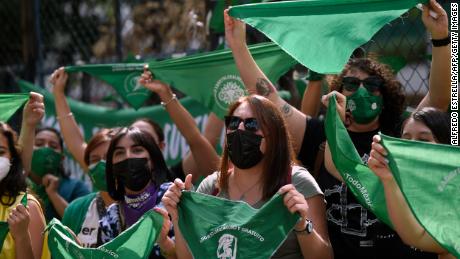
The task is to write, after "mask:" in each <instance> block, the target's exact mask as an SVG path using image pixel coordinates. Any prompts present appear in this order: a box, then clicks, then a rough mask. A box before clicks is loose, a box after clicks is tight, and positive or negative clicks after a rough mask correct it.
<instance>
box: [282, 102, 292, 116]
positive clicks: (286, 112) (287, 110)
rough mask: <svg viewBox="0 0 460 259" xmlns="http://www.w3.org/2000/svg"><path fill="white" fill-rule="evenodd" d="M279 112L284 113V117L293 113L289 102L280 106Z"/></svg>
mask: <svg viewBox="0 0 460 259" xmlns="http://www.w3.org/2000/svg"><path fill="white" fill-rule="evenodd" d="M280 110H281V113H282V114H283V115H284V117H285V118H288V117H291V116H292V114H294V112H293V110H292V107H291V105H290V104H289V103H285V104H283V105H282V106H281V108H280Z"/></svg>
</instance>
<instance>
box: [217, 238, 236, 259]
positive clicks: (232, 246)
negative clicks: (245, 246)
mask: <svg viewBox="0 0 460 259" xmlns="http://www.w3.org/2000/svg"><path fill="white" fill-rule="evenodd" d="M237 241H238V239H237V238H236V237H235V236H232V235H230V234H224V235H222V236H221V237H220V238H219V246H218V247H217V258H219V259H235V258H236V249H237Z"/></svg>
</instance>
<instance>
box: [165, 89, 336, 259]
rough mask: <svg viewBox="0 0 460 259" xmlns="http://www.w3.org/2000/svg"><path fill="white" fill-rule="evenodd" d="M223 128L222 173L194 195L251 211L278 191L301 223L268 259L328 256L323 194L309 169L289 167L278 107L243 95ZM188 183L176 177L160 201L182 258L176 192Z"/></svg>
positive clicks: (286, 138)
mask: <svg viewBox="0 0 460 259" xmlns="http://www.w3.org/2000/svg"><path fill="white" fill-rule="evenodd" d="M225 124H226V129H227V135H226V144H225V147H224V152H223V155H222V160H221V166H220V171H219V172H216V173H214V174H212V175H210V176H208V177H207V178H205V179H204V180H203V181H202V182H201V184H200V186H199V187H198V189H197V192H201V193H205V194H210V195H215V196H218V197H222V198H225V199H230V200H241V201H244V202H246V203H248V204H249V205H251V206H252V207H254V208H260V207H262V206H263V205H264V204H265V203H266V202H267V201H268V200H270V198H271V197H272V196H273V195H275V194H276V193H277V192H279V193H281V194H284V204H285V206H286V207H287V208H288V209H289V211H290V212H291V213H294V212H297V213H299V214H300V216H301V217H302V220H300V221H299V222H298V223H297V224H296V225H295V227H294V230H293V231H291V232H290V233H289V235H288V237H287V238H286V240H285V241H284V243H283V244H282V245H281V246H280V247H279V248H278V249H277V251H276V253H275V254H274V255H273V257H272V258H286V259H287V258H306V257H312V258H332V248H331V246H330V243H329V237H328V234H327V228H326V220H325V204H324V196H323V194H322V192H321V190H320V189H319V187H318V185H317V184H316V182H315V180H314V179H313V177H312V176H311V175H310V174H309V173H308V171H307V170H306V169H304V168H302V167H299V166H296V165H295V164H294V163H293V160H294V157H293V151H292V147H291V145H290V140H289V136H288V133H287V129H286V125H285V122H284V119H283V118H282V115H281V113H280V112H279V111H278V109H277V108H276V106H274V105H273V104H272V103H271V102H270V101H269V100H268V99H266V98H264V97H261V96H257V95H251V96H247V97H243V98H241V99H240V100H239V101H237V102H236V103H234V104H233V105H232V106H231V107H230V109H229V116H227V117H226V123H225ZM231 164H232V165H233V166H231ZM190 180H191V175H188V176H187V178H186V180H185V183H182V182H181V181H180V180H178V179H176V181H175V184H174V185H171V187H170V188H169V190H168V192H167V193H166V194H165V196H164V198H163V202H164V204H165V207H166V209H167V210H168V212H169V214H170V215H171V217H172V220H173V224H174V227H175V233H176V249H177V254H178V255H180V256H181V257H180V258H191V255H190V253H189V251H188V248H187V247H186V246H185V244H184V239H183V237H182V235H181V234H180V231H179V229H178V228H179V225H178V216H177V203H178V202H177V201H179V200H180V197H181V191H180V190H181V189H184V188H185V189H189V188H190V185H191V184H190ZM312 222H313V223H312Z"/></svg>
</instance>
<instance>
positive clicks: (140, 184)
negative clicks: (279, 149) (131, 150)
mask: <svg viewBox="0 0 460 259" xmlns="http://www.w3.org/2000/svg"><path fill="white" fill-rule="evenodd" d="M113 175H114V176H115V177H116V178H117V179H118V181H120V182H121V183H122V184H123V185H124V186H125V187H126V188H128V189H130V190H132V191H135V192H138V191H140V190H142V189H143V188H144V187H145V186H146V185H147V184H148V183H149V181H150V179H151V175H152V173H151V172H150V168H149V166H148V160H147V158H145V157H144V158H128V159H125V160H123V161H121V162H118V163H116V164H114V165H113Z"/></svg>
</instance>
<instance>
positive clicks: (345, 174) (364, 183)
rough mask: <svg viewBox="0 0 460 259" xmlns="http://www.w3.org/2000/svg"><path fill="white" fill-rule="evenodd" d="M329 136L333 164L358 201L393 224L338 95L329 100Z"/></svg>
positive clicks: (386, 221)
mask: <svg viewBox="0 0 460 259" xmlns="http://www.w3.org/2000/svg"><path fill="white" fill-rule="evenodd" d="M326 136H327V142H328V144H329V149H330V150H331V155H332V160H333V161H334V165H335V167H336V168H337V171H339V173H340V175H341V176H342V178H343V180H344V181H345V183H346V184H347V186H348V188H349V189H350V190H351V192H352V193H353V194H354V195H355V196H356V198H357V199H358V201H359V203H360V204H361V205H363V206H364V207H365V208H367V209H368V210H370V211H372V213H374V214H375V215H376V216H377V218H378V219H379V220H381V221H383V222H385V223H386V224H387V225H388V226H390V227H391V226H392V224H391V220H390V218H389V216H388V212H387V206H386V202H385V193H384V190H383V185H382V183H381V182H380V179H379V178H378V177H377V176H376V175H375V174H374V173H373V172H372V171H371V170H370V169H369V167H367V165H366V164H364V163H363V161H362V160H361V157H360V156H359V154H358V151H356V148H355V146H354V145H353V142H352V141H351V139H350V136H349V135H348V132H347V129H346V128H345V126H344V125H343V122H342V120H341V119H340V116H339V115H338V114H337V109H336V99H335V95H334V96H332V97H331V98H330V99H329V107H328V109H327V115H326Z"/></svg>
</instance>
